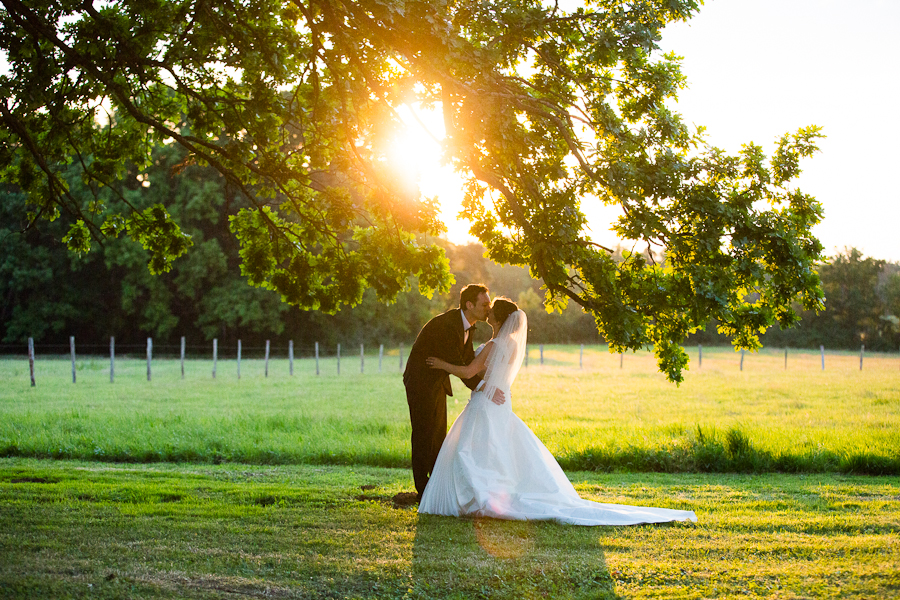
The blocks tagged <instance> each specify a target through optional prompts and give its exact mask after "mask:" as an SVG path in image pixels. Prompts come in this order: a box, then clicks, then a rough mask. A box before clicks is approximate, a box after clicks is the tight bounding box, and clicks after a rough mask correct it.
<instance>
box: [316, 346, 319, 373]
mask: <svg viewBox="0 0 900 600" xmlns="http://www.w3.org/2000/svg"><path fill="white" fill-rule="evenodd" d="M318 374H319V342H316V375H318Z"/></svg>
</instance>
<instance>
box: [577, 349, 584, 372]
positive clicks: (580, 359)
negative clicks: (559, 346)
mask: <svg viewBox="0 0 900 600" xmlns="http://www.w3.org/2000/svg"><path fill="white" fill-rule="evenodd" d="M578 368H579V369H583V368H584V344H582V345H581V351H580V352H579V353H578Z"/></svg>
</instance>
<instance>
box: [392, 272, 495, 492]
mask: <svg viewBox="0 0 900 600" xmlns="http://www.w3.org/2000/svg"><path fill="white" fill-rule="evenodd" d="M490 308H491V298H490V296H489V295H488V289H487V286H485V285H482V284H477V283H473V284H469V285H467V286H466V287H464V288H463V289H462V291H460V293H459V308H454V309H452V310H448V311H447V312H445V313H443V314H440V315H438V316H436V317H434V318H433V319H431V320H430V321H428V323H426V324H425V327H423V328H422V331H420V332H419V335H418V336H417V337H416V341H415V343H414V344H413V347H412V350H411V351H410V353H409V360H408V361H407V363H406V370H405V371H404V372H403V385H404V386H405V387H406V402H407V404H409V419H410V421H411V422H412V470H413V479H414V480H415V482H416V499H417V500H418V499H421V497H422V492H424V491H425V485H426V484H427V483H428V477H429V475H430V473H431V470H432V469H433V468H434V463H435V461H436V460H437V456H438V453H439V452H440V451H441V444H443V443H444V437H445V436H446V435H447V396H448V395H449V396H452V395H453V388H452V387H451V386H450V375H448V374H447V372H446V371H441V370H439V369H432V368H431V367H429V366H428V365H426V364H425V359H426V358H428V357H429V356H436V357H438V358H442V359H444V360H445V361H447V362H448V363H451V364H454V365H467V364H469V363H470V362H472V359H474V358H475V352H474V351H473V350H472V333H474V331H475V323H476V321H484V320H486V319H487V315H488V312H489V311H490ZM480 381H481V376H480V375H476V376H475V377H473V378H471V379H466V380H463V383H465V384H466V386H468V387H469V389H475V386H477V385H478V383H479V382H480Z"/></svg>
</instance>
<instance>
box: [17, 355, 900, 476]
mask: <svg viewBox="0 0 900 600" xmlns="http://www.w3.org/2000/svg"><path fill="white" fill-rule="evenodd" d="M692 357H693V358H694V359H695V360H694V362H693V363H692V369H691V370H690V371H688V372H687V374H686V378H685V382H684V383H683V384H682V385H681V386H679V387H676V386H674V385H673V384H671V383H668V382H667V381H665V380H664V378H663V377H662V376H661V375H660V374H659V373H657V372H656V369H655V364H654V362H653V358H652V356H650V355H649V354H635V355H630V354H629V355H625V356H624V359H623V360H622V361H621V363H620V358H619V356H618V355H610V354H608V353H607V352H606V351H605V348H596V347H595V348H588V349H586V350H585V353H584V359H583V368H581V369H580V368H579V367H578V365H579V348H578V347H567V346H554V347H546V348H545V349H544V364H543V365H540V364H539V358H538V350H537V349H536V348H533V349H532V350H531V352H530V361H529V366H528V367H527V368H526V369H523V371H522V373H521V374H520V375H519V378H518V380H517V381H516V383H515V385H514V387H513V403H514V404H513V406H514V409H515V411H516V413H517V414H519V416H521V417H522V419H523V420H524V421H525V422H526V423H527V424H528V425H529V426H530V427H531V428H532V429H533V430H534V431H535V433H536V434H537V435H538V436H539V437H540V438H541V439H542V440H544V442H545V443H546V444H547V446H548V448H549V449H550V451H551V452H552V453H553V454H554V455H555V456H556V457H557V458H558V460H559V461H560V463H561V464H562V465H563V467H564V468H566V469H569V470H601V471H603V470H605V471H609V470H619V471H662V472H697V471H718V472H771V471H782V472H843V473H868V474H894V475H897V474H900V427H898V424H900V356H898V355H871V354H870V355H867V356H866V358H865V362H864V368H863V370H860V369H859V355H858V354H853V353H844V354H841V353H830V354H828V355H827V356H826V369H825V370H824V371H822V369H821V365H820V357H819V354H818V353H802V352H799V351H792V352H791V353H790V354H789V356H788V368H787V369H785V368H784V355H783V352H782V351H779V350H771V351H764V352H761V353H759V354H747V355H746V356H745V359H744V367H743V370H740V369H739V361H740V358H739V355H738V354H736V353H735V352H733V351H732V350H731V349H725V348H720V349H709V348H706V349H704V357H703V364H702V367H700V366H699V365H697V364H696V358H697V356H696V350H694V351H693V352H692ZM397 358H398V357H397V354H396V350H394V353H393V355H389V356H387V357H386V358H385V361H384V365H383V372H381V373H378V370H377V365H378V360H377V356H370V357H367V360H366V372H365V373H364V374H360V372H359V357H358V355H357V356H356V357H353V359H354V360H351V359H350V358H345V359H344V361H343V362H342V374H341V375H337V374H336V363H335V360H334V358H333V357H332V358H329V359H323V360H322V361H321V364H320V370H321V373H322V374H321V375H319V376H316V375H315V365H314V363H313V362H312V361H311V360H309V359H304V360H298V361H296V362H295V365H294V369H295V375H294V376H289V375H288V365H287V361H286V360H283V359H282V360H273V361H271V363H270V365H269V376H268V377H264V376H263V363H262V361H260V360H244V361H243V363H242V377H241V378H240V379H238V378H237V376H236V364H235V361H233V360H231V361H224V360H220V361H219V364H218V376H217V378H216V379H213V378H212V377H211V371H212V363H211V361H203V360H194V361H189V362H188V363H187V365H186V374H185V379H184V380H182V379H181V372H180V364H179V362H178V361H177V360H157V361H155V362H154V363H153V378H152V380H151V381H149V382H148V381H147V379H146V362H145V361H142V360H134V359H133V360H121V359H120V360H118V361H117V364H116V380H115V383H112V384H111V383H110V382H109V363H108V360H107V359H101V358H94V359H87V360H84V361H81V362H79V363H78V371H77V383H75V384H73V383H72V381H71V366H70V363H69V361H68V360H64V359H55V360H53V359H43V360H39V361H38V362H37V367H36V379H37V386H36V387H34V388H32V387H30V385H29V377H28V364H27V361H25V360H21V359H20V360H11V359H7V360H2V361H0V456H23V457H51V458H77V459H83V460H102V461H115V462H158V461H175V462H183V461H187V462H195V461H200V462H209V463H216V462H242V463H252V464H336V465H369V466H382V467H403V466H406V465H408V462H409V420H408V413H407V409H406V402H405V396H404V392H403V386H402V382H401V380H400V377H399V372H398V364H397ZM620 364H621V366H620ZM467 397H468V390H466V389H465V388H464V387H463V386H462V385H461V384H459V382H456V393H455V396H454V397H452V398H450V399H449V412H450V418H451V421H452V419H453V418H455V416H456V415H457V414H458V413H459V411H461V410H462V408H463V406H464V405H465V401H466V399H467Z"/></svg>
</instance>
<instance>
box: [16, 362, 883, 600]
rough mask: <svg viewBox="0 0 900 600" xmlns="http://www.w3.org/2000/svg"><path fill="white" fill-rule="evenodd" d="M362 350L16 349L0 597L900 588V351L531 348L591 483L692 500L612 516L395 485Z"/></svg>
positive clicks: (539, 417) (402, 443)
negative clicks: (449, 509)
mask: <svg viewBox="0 0 900 600" xmlns="http://www.w3.org/2000/svg"><path fill="white" fill-rule="evenodd" d="M692 357H693V358H694V359H696V349H693V350H692ZM354 358H355V362H354V361H353V360H351V359H347V358H345V359H344V361H343V362H342V373H341V375H338V374H337V373H336V361H335V359H334V357H329V358H327V359H323V360H322V361H321V362H320V370H321V375H319V376H316V375H315V364H314V362H313V361H311V360H310V359H308V358H306V359H303V360H298V361H296V363H295V375H294V376H290V375H288V372H287V371H288V368H287V367H288V365H287V361H286V360H284V359H279V360H273V361H272V362H271V363H270V365H269V376H268V377H265V376H264V374H263V363H262V361H260V360H245V361H243V364H242V372H241V374H242V377H241V379H240V380H238V378H237V377H236V364H235V361H234V360H231V361H227V360H220V361H219V365H218V376H217V378H216V379H212V377H211V371H212V364H211V361H203V360H193V361H189V362H188V363H187V365H186V373H185V378H184V379H183V380H182V378H181V372H180V364H179V363H178V361H173V360H157V361H155V362H154V364H153V378H152V381H149V382H148V381H147V379H146V363H145V362H144V361H142V360H136V359H132V360H126V359H121V360H119V361H117V363H116V381H115V383H110V381H109V370H108V368H109V363H108V360H106V359H102V358H85V359H83V360H81V359H80V360H79V362H78V371H77V383H75V384H73V383H72V381H71V366H70V363H69V362H68V360H65V359H63V358H57V359H49V358H46V357H39V360H38V362H37V386H36V387H34V388H32V387H31V386H30V384H29V377H28V366H27V362H26V361H25V360H22V359H5V360H0V597H2V598H13V599H19V598H81V597H84V598H88V597H90V598H243V597H248V598H251V597H276V598H412V599H415V598H516V599H518V598H568V597H571V598H644V597H648V598H651V597H653V598H730V597H734V598H737V597H742V598H743V597H748V596H749V597H769V598H860V599H862V598H890V597H900V575H898V573H900V541H898V540H900V478H898V477H897V476H896V475H897V474H898V473H900V437H898V436H900V426H898V425H900V356H898V355H867V356H866V357H865V363H864V369H863V370H862V371H860V369H859V355H858V354H855V353H830V354H829V355H827V357H826V370H825V371H824V372H823V371H822V370H821V364H820V362H819V361H820V357H819V355H818V353H800V352H793V351H792V352H791V353H790V354H789V356H788V369H787V370H785V368H784V355H783V352H782V351H778V350H769V351H764V352H762V353H760V354H753V355H750V354H748V355H746V356H745V358H744V368H743V370H740V364H739V361H740V357H739V355H738V354H736V353H734V352H733V351H731V350H730V349H704V357H703V364H702V367H700V366H699V365H697V364H696V362H695V363H693V366H692V369H691V371H689V372H688V373H687V377H686V380H685V382H684V383H683V384H682V385H681V386H679V387H676V386H674V385H672V384H670V383H667V382H666V381H665V380H664V379H663V378H662V376H661V375H659V374H658V373H656V371H655V366H654V364H653V360H652V357H650V356H649V355H626V356H625V357H624V359H623V360H621V362H620V358H619V357H618V356H617V355H610V354H608V353H606V352H605V349H604V348H587V349H586V350H585V353H584V357H583V368H579V348H578V347H565V346H554V347H549V346H548V347H546V348H545V349H544V364H543V365H541V364H539V354H538V349H537V348H533V349H532V351H531V353H530V357H529V358H530V360H529V366H528V367H527V369H524V370H523V372H522V373H521V374H520V377H519V379H518V380H517V382H516V384H515V385H514V387H513V403H514V408H515V410H516V412H517V413H518V414H519V415H520V416H521V417H522V418H523V419H524V420H525V422H526V423H528V424H529V426H531V427H532V428H533V429H534V431H535V432H536V433H537V434H538V435H539V436H540V437H541V438H542V439H543V440H544V441H545V442H546V443H547V445H548V447H549V448H550V450H551V452H553V453H554V454H555V455H556V456H557V457H558V458H559V460H560V462H561V464H562V465H563V466H564V468H566V470H567V472H568V473H569V476H570V478H571V479H572V481H573V483H574V484H575V486H576V488H577V489H578V490H579V492H580V493H581V494H582V496H584V497H588V498H592V499H595V500H598V501H603V502H613V503H625V504H636V505H651V506H662V507H669V508H680V509H691V510H694V511H695V512H696V513H697V516H698V519H699V522H698V523H697V524H675V525H671V526H639V527H601V528H584V527H572V526H563V525H557V524H554V523H523V522H502V521H494V520H472V519H452V518H442V517H427V516H419V515H418V514H417V513H416V512H415V511H414V510H410V509H401V508H396V507H394V506H393V505H392V503H391V501H390V498H391V497H392V496H393V495H394V494H395V493H397V492H399V491H410V490H411V489H412V478H411V474H410V472H409V470H408V469H407V468H406V467H407V465H408V461H409V423H408V415H407V411H406V404H405V397H404V394H403V387H402V383H401V381H400V377H399V373H398V364H397V363H398V360H399V356H398V355H397V351H396V350H394V351H393V354H391V355H389V356H388V357H386V358H385V361H384V364H383V370H382V372H381V373H379V372H378V368H377V365H378V361H377V356H369V357H367V358H366V370H365V373H363V374H361V373H360V372H359V357H358V355H357V356H355V357H354ZM620 365H621V366H620ZM467 395H468V394H467V392H466V390H465V389H464V388H463V387H462V386H458V387H457V394H456V396H454V398H451V400H450V413H451V415H450V417H451V419H452V418H454V417H455V416H456V415H457V414H458V413H459V411H460V410H461V409H462V407H463V406H464V403H465V401H466V398H467ZM58 459H65V460H58ZM139 463H146V464H139ZM223 463H224V464H223ZM654 471H656V472H654ZM861 473H869V474H870V475H861ZM879 473H882V474H887V475H882V476H873V474H879Z"/></svg>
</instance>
